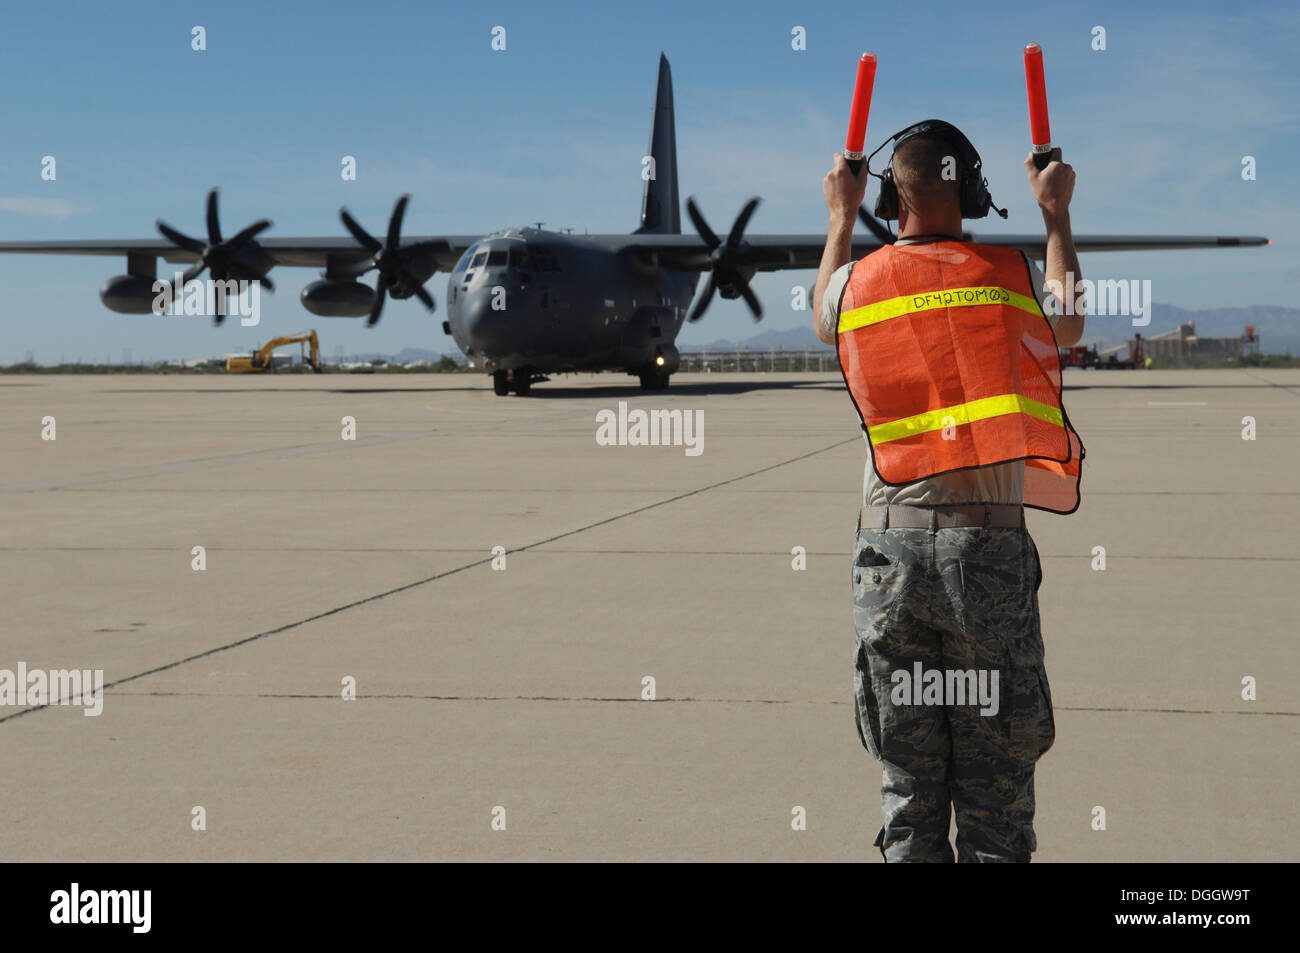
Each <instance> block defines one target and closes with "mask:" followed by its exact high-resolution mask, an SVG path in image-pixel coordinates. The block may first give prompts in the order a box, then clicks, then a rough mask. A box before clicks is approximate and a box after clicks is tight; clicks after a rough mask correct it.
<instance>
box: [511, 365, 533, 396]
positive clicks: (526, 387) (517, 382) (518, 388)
mask: <svg viewBox="0 0 1300 953" xmlns="http://www.w3.org/2000/svg"><path fill="white" fill-rule="evenodd" d="M513 376H514V380H513V382H512V383H513V384H514V388H515V396H516V397H527V396H528V392H529V391H530V390H532V386H533V369H532V368H531V367H519V368H516V369H515V371H514V375H513Z"/></svg>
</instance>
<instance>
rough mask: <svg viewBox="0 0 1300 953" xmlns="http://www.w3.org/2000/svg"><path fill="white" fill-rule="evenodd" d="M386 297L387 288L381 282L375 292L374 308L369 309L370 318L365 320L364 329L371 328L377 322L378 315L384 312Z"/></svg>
mask: <svg viewBox="0 0 1300 953" xmlns="http://www.w3.org/2000/svg"><path fill="white" fill-rule="evenodd" d="M387 295H388V286H387V285H385V284H384V283H383V282H382V281H381V282H380V283H379V288H378V290H377V291H376V292H375V306H374V307H373V308H371V309H370V317H368V318H366V327H368V328H373V327H374V326H375V324H376V323H377V322H378V321H379V314H380V312H381V311H383V310H384V298H385V297H387Z"/></svg>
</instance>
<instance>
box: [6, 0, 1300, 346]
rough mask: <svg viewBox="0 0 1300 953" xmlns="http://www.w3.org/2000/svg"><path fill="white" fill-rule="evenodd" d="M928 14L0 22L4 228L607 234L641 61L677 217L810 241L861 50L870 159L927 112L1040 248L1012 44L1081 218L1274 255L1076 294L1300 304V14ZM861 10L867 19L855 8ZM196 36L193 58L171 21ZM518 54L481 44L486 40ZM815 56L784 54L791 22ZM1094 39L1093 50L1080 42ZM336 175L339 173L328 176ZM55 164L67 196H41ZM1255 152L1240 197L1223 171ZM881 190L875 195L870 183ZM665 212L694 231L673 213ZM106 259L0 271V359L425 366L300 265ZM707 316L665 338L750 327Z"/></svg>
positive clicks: (1252, 10)
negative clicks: (1061, 154)
mask: <svg viewBox="0 0 1300 953" xmlns="http://www.w3.org/2000/svg"><path fill="white" fill-rule="evenodd" d="M1226 9H1227V11H1228V12H1226V13H1225V12H1223V11H1224V8H1223V7H1222V5H1219V4H1208V3H1206V4H1196V3H1192V4H1187V3H1161V4H1132V3H1125V4H1104V3H1101V4H1098V3H1089V4H1086V5H1079V4H1072V5H1068V6H1066V5H1056V4H1040V5H1038V6H1037V7H1033V6H1026V5H1024V4H1019V3H1015V4H1011V3H1008V4H998V3H990V4H984V5H973V4H970V3H969V2H966V3H948V2H936V3H926V4H924V5H920V4H916V5H904V4H895V5H889V6H885V5H879V4H871V5H868V4H858V5H856V6H854V5H850V4H842V3H837V4H831V3H791V4H781V3H752V2H750V3H722V2H708V3H701V2H694V3H675V2H670V3H662V4H661V3H653V4H650V3H647V4H635V5H633V4H617V5H614V4H596V3H571V4H568V3H563V2H556V0H549V2H547V3H545V4H538V3H519V4H516V3H506V2H493V3H487V4H482V3H455V4H446V3H433V2H409V3H397V2H385V0H374V2H371V3H368V4H356V3H347V4H344V3H333V2H325V3H300V2H262V3H245V2H223V3H211V2H207V3H183V2H175V0H172V2H165V3H163V2H159V3H153V2H128V3H123V4H105V3H102V2H91V3H65V2H60V0H52V2H50V3H46V4H11V5H10V6H9V7H8V8H7V9H6V12H5V23H4V29H3V32H0V64H3V65H2V66H0V69H2V70H3V73H4V80H5V89H6V92H7V96H6V107H7V108H6V114H5V131H4V135H3V138H2V139H0V239H3V240H11V241H18V240H40V239H85V238H151V237H153V236H155V235H156V232H155V231H154V220H155V219H156V218H162V219H164V220H166V221H167V222H169V223H170V224H172V225H174V226H175V227H177V228H179V229H181V230H182V231H185V232H189V233H190V234H201V232H202V214H203V198H204V195H205V193H206V191H207V190H208V189H209V188H210V187H212V186H214V185H220V186H221V187H222V209H221V210H222V223H223V226H224V228H225V230H226V232H227V233H231V232H234V231H235V230H237V229H239V228H241V227H243V225H245V224H247V223H248V222H251V221H252V220H254V219H256V218H259V217H263V216H265V217H269V218H272V219H273V220H274V221H275V223H276V226H275V229H274V230H273V231H272V232H270V233H269V234H270V235H275V236H281V237H289V236H294V235H342V234H343V231H342V226H341V224H340V223H339V220H338V207H339V206H340V205H342V204H346V205H347V206H348V207H349V209H350V210H351V211H352V212H353V213H354V214H355V215H357V217H358V218H360V219H361V220H362V222H363V223H366V224H367V225H368V226H369V227H370V228H371V230H372V231H375V232H379V231H380V230H381V229H382V228H383V226H384V223H385V221H386V219H387V216H388V213H389V211H390V209H391V207H392V203H393V201H394V200H395V198H396V197H397V195H398V194H400V193H401V192H404V191H406V192H411V193H412V196H413V198H412V203H411V207H410V209H409V211H408V213H407V218H406V229H405V231H406V233H407V234H410V235H416V234H440V233H441V234H464V233H483V232H488V231H492V230H495V229H497V228H501V227H505V226H508V225H520V224H524V223H527V222H532V221H537V220H542V221H545V222H546V223H547V225H548V227H573V228H575V229H577V230H579V231H581V230H582V229H584V228H587V229H590V230H591V231H592V232H626V231H629V230H631V229H632V228H633V227H634V226H635V224H636V218H637V215H638V213H639V207H640V193H641V182H640V170H641V166H640V159H641V156H642V154H643V153H644V152H645V148H646V143H647V139H648V135H649V120H650V111H651V101H652V98H653V93H654V76H655V67H656V62H657V59H658V55H659V52H660V51H661V50H662V51H664V52H666V53H667V55H668V58H669V60H670V62H671V64H672V69H673V80H674V93H675V98H676V107H677V143H678V161H679V178H680V184H681V190H682V196H683V199H684V198H685V196H686V195H690V194H694V195H696V196H697V199H698V201H699V202H700V204H701V206H702V208H703V209H704V211H705V214H706V215H707V216H708V217H709V219H710V221H711V222H712V223H713V225H714V227H715V229H718V230H722V229H725V228H727V227H728V226H729V224H730V221H731V219H732V217H733V216H734V215H735V213H736V212H737V211H738V210H739V208H740V206H741V205H742V204H743V203H744V201H745V200H746V199H747V198H748V197H749V196H751V195H761V196H762V197H763V199H764V204H763V205H762V206H761V207H760V209H759V211H758V213H757V214H756V216H755V218H754V219H753V221H752V223H751V225H750V231H751V232H753V233H762V232H806V233H816V232H824V230H825V208H824V205H823V202H822V196H821V188H820V186H821V178H822V176H823V174H824V173H825V171H826V169H827V168H828V166H829V160H830V156H831V153H832V152H833V151H834V150H836V149H837V148H840V147H841V146H842V143H843V136H844V129H845V126H846V124H847V118H848V117H847V113H848V103H849V99H850V96H851V93H852V84H853V73H854V65H855V62H856V59H857V56H858V54H859V53H860V52H861V51H862V50H864V49H871V50H874V51H875V52H876V53H877V55H878V57H879V61H880V67H879V73H878V75H877V79H876V87H875V98H874V102H873V108H872V113H871V123H870V127H869V129H868V133H867V138H868V146H869V147H871V148H874V146H875V145H876V144H878V143H879V142H880V141H881V140H883V139H884V138H885V137H886V136H887V135H889V134H890V133H893V132H895V131H896V130H897V129H899V128H901V127H903V126H905V125H907V124H909V123H910V122H913V121H915V120H917V119H922V118H928V117H931V116H937V117H940V118H945V119H948V120H950V121H952V122H954V123H956V124H957V125H958V126H960V127H961V128H962V129H963V130H964V131H965V132H966V133H967V135H968V136H970V137H971V139H972V140H973V141H974V142H975V145H976V146H977V147H978V148H979V149H980V151H981V153H982V154H983V157H984V165H985V169H986V171H987V173H988V177H989V182H990V187H991V190H992V192H993V196H994V199H995V201H997V202H998V204H999V205H1004V206H1006V207H1008V208H1009V210H1010V213H1011V217H1010V218H1009V219H1008V220H1007V221H1006V222H1003V221H1002V220H1000V219H998V218H995V217H994V218H990V219H988V220H984V221H982V222H977V223H975V224H974V226H973V230H975V231H981V230H983V231H988V232H999V231H1001V232H1023V231H1036V230H1039V229H1040V228H1041V219H1040V218H1039V216H1038V214H1037V210H1036V208H1035V206H1034V204H1033V201H1032V199H1031V198H1030V195H1029V192H1028V187H1027V185H1026V183H1025V181H1024V170H1023V169H1022V168H1021V162H1022V160H1023V158H1024V155H1025V153H1026V152H1027V150H1028V120H1027V117H1026V112H1025V90H1024V74H1023V69H1022V66H1021V56H1020V52H1021V50H1022V49H1023V46H1024V44H1025V43H1026V42H1028V41H1031V40H1034V41H1038V42H1040V43H1041V44H1042V45H1043V47H1044V50H1045V54H1046V71H1047V90H1048V99H1049V102H1050V105H1051V109H1052V132H1053V138H1054V139H1055V140H1056V142H1057V143H1058V144H1060V145H1061V146H1062V147H1063V148H1064V150H1065V154H1066V157H1067V159H1068V160H1069V161H1071V162H1072V163H1073V164H1074V165H1075V167H1076V169H1077V171H1078V176H1079V179H1078V186H1077V190H1076V194H1075V203H1074V213H1073V219H1074V228H1075V232H1076V233H1078V234H1083V233H1087V232H1121V233H1122V232H1128V233H1191V234H1206V233H1208V234H1255V235H1267V236H1269V237H1271V238H1273V240H1274V244H1273V245H1272V246H1271V247H1266V248H1261V249H1248V250H1227V251H1200V252H1183V253H1179V252H1152V253H1146V254H1142V255H1095V256H1088V257H1086V258H1085V260H1084V262H1083V265H1084V269H1085V273H1086V274H1088V275H1089V276H1091V277H1111V278H1138V279H1150V280H1151V281H1152V288H1153V297H1154V298H1155V300H1156V301H1160V302H1167V303H1170V304H1175V305H1178V306H1180V307H1185V308H1193V309H1194V308H1207V307H1222V306H1231V305H1250V304H1274V305H1285V306H1293V305H1294V304H1295V302H1296V299H1297V297H1298V295H1297V291H1300V260H1298V258H1297V255H1296V250H1297V237H1298V236H1297V225H1296V221H1297V211H1300V209H1298V208H1297V205H1298V202H1297V194H1300V164H1298V163H1297V162H1296V158H1295V157H1296V155H1297V152H1298V150H1297V146H1298V145H1300V142H1298V141H1297V140H1298V139H1300V131H1298V125H1297V121H1296V120H1297V107H1296V103H1297V102H1300V70H1297V68H1296V66H1295V63H1294V57H1295V55H1296V54H1295V50H1296V49H1298V48H1300V14H1297V13H1296V12H1295V11H1294V10H1284V9H1282V8H1281V5H1277V4H1252V3H1235V4H1232V5H1231V6H1230V7H1229V8H1226ZM855 10H860V11H861V12H859V13H855V12H854V11H855ZM196 24H197V25H202V26H203V27H205V28H206V31H207V47H208V48H207V51H206V52H194V51H192V50H191V49H190V30H191V28H192V27H193V26H194V25H196ZM496 25H501V26H504V27H505V28H506V31H507V33H506V39H507V49H506V51H505V52H493V51H492V50H491V49H490V40H491V30H492V27H493V26H496ZM796 25H797V26H802V27H804V28H805V29H806V31H807V47H808V48H807V50H806V51H801V52H795V51H793V50H792V49H791V44H790V40H791V30H792V28H793V27H795V26H796ZM1098 25H1099V26H1102V27H1104V28H1105V30H1106V45H1107V49H1106V50H1105V51H1101V52H1099V51H1094V50H1093V49H1092V48H1091V43H1092V38H1093V34H1092V30H1093V27H1094V26H1098ZM344 154H351V155H354V156H356V157H357V161H358V179H357V181H355V182H344V181H342V180H341V179H340V176H339V167H340V166H339V162H340V158H341V157H342V156H343V155H344ZM45 155H53V156H54V157H55V158H56V160H57V163H58V165H57V172H58V178H57V180H56V181H54V182H45V181H42V180H41V177H40V169H41V165H40V164H41V158H42V156H45ZM1246 155H1251V156H1254V157H1255V159H1256V162H1257V170H1258V178H1257V180H1256V181H1253V182H1244V181H1242V179H1241V174H1240V170H1241V161H1242V157H1243V156H1246ZM869 195H874V187H873V189H872V190H871V192H870V193H869ZM683 217H684V216H683ZM124 264H125V263H124V262H123V261H119V260H117V259H113V258H63V257H58V258H54V257H45V258H37V257H28V256H22V257H19V256H2V257H0V286H2V288H3V296H2V297H0V301H3V304H2V305H0V308H2V310H0V314H2V315H3V328H4V336H3V343H2V344H0V362H3V363H9V362H12V361H16V360H21V359H23V358H24V357H25V356H26V354H27V353H28V352H31V353H34V355H35V357H36V359H37V360H38V361H41V362H42V363H53V362H55V361H57V360H59V359H60V358H66V359H67V360H74V359H77V358H78V357H81V358H84V359H87V360H101V361H102V360H104V359H105V357H106V356H111V358H112V359H113V360H114V361H117V360H119V359H120V358H121V354H122V350H123V348H126V347H129V348H131V349H132V352H133V355H134V356H135V357H136V358H137V359H139V358H154V359H162V358H175V357H194V356H201V355H206V354H219V353H223V352H226V351H230V350H235V349H238V348H241V347H251V346H253V345H255V344H257V343H259V342H261V341H262V340H264V339H265V338H267V337H269V336H271V335H273V334H278V333H285V332H288V331H293V330H299V329H302V328H305V327H309V326H314V327H316V328H317V329H318V331H319V332H320V334H321V337H322V346H323V349H324V351H325V353H326V355H331V354H333V353H334V351H335V348H336V347H338V346H341V347H343V348H344V350H346V351H348V352H352V351H396V350H397V349H399V348H401V347H403V346H416V347H429V348H432V349H435V350H440V349H443V348H445V347H446V346H447V345H448V343H449V340H450V339H448V338H445V337H444V335H443V334H442V332H441V328H440V326H439V323H440V321H441V319H442V318H443V317H444V313H443V310H444V309H443V303H444V301H443V295H442V291H443V289H444V286H445V283H446V279H445V276H435V278H434V279H433V280H432V281H431V282H430V284H429V288H430V291H431V292H432V293H433V294H434V296H435V297H436V298H437V299H438V303H439V312H438V313H437V314H436V315H434V316H428V315H427V314H426V313H425V311H424V309H423V308H422V307H421V306H420V305H419V304H418V303H416V302H414V301H407V302H392V303H390V304H389V306H388V308H387V309H386V310H385V312H384V318H383V320H382V321H381V322H380V324H379V326H378V327H377V328H375V329H366V328H364V327H362V326H361V322H357V321H347V320H342V319H332V320H331V319H322V318H317V317H314V316H313V315H310V314H308V313H307V312H306V311H304V310H303V309H302V308H301V306H300V305H299V304H298V302H297V294H298V291H299V290H300V289H301V288H302V286H303V285H305V284H306V283H307V282H309V281H311V280H313V279H314V278H315V277H316V273H315V272H314V271H312V270H310V269H277V270H276V271H275V272H273V277H274V278H275V280H276V282H277V285H278V287H279V291H278V293H277V294H276V295H274V296H264V298H263V302H262V324H261V326H260V327H257V328H240V327H239V326H238V324H237V322H231V326H230V327H226V328H223V329H220V330H214V329H213V328H212V327H211V324H210V322H209V321H208V320H207V319H205V318H170V317H161V318H158V317H152V316H138V317H136V316H122V315H117V314H114V313H112V312H110V311H108V310H106V309H105V308H104V307H103V306H102V305H101V304H100V303H99V299H98V296H97V291H98V287H99V285H100V283H101V282H102V281H103V280H104V279H105V278H107V277H109V276H111V275H114V274H119V273H121V272H123V271H125V267H124ZM812 280H813V273H811V272H786V273H782V274H779V275H772V276H759V277H758V278H757V279H756V280H755V283H754V286H755V289H756V290H757V292H758V293H759V295H760V296H761V297H762V298H763V300H764V303H765V306H766V310H767V315H766V317H765V319H764V322H763V324H762V326H761V328H762V329H780V328H787V327H793V326H796V325H799V324H803V323H805V322H806V321H807V320H808V315H807V313H806V312H802V313H801V312H795V311H793V310H792V309H791V307H790V289H791V287H792V286H793V285H794V284H796V283H800V284H804V285H807V284H810V283H811V282H812ZM753 329H754V326H753V323H752V322H751V320H750V319H749V317H748V312H747V311H746V310H745V309H744V306H743V304H741V303H740V302H722V301H715V303H714V304H713V305H712V306H711V308H710V310H709V312H708V314H707V315H706V317H705V319H704V320H703V321H702V322H700V324H698V325H696V326H688V328H687V330H686V331H685V332H684V333H683V335H682V337H681V339H680V340H681V341H683V342H686V343H702V342H706V341H709V340H713V339H716V338H721V337H743V336H746V335H748V334H750V333H753Z"/></svg>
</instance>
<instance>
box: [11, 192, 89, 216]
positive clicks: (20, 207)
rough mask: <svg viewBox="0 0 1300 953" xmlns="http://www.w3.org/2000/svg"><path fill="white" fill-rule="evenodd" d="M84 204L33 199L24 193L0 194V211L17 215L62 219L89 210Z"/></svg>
mask: <svg viewBox="0 0 1300 953" xmlns="http://www.w3.org/2000/svg"><path fill="white" fill-rule="evenodd" d="M89 211H91V209H90V208H89V207H88V206H84V205H73V204H72V203H71V202H69V201H68V200H67V199H34V198H30V197H28V196H25V195H0V212H16V213H18V214H19V215H39V216H43V217H45V218H53V219H58V220H59V221H62V220H63V219H65V218H67V217H68V216H70V215H76V214H78V213H80V212H89Z"/></svg>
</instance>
